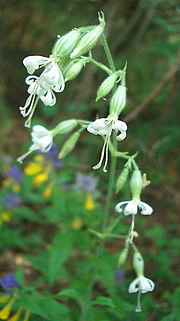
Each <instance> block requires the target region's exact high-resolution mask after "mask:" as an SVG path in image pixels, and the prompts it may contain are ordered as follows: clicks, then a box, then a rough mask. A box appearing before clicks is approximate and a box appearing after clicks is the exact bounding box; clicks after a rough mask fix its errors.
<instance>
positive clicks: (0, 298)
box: [0, 295, 9, 303]
mask: <svg viewBox="0 0 180 321" xmlns="http://www.w3.org/2000/svg"><path fill="white" fill-rule="evenodd" d="M8 300H9V295H3V296H1V297H0V302H1V303H5V302H7V301H8Z"/></svg>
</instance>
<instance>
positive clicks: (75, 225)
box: [71, 217, 83, 230]
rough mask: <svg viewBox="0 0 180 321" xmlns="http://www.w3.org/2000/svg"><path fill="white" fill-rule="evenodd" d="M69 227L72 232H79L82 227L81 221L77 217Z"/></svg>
mask: <svg viewBox="0 0 180 321" xmlns="http://www.w3.org/2000/svg"><path fill="white" fill-rule="evenodd" d="M71 226H72V228H73V229H74V230H81V229H82V227H83V221H82V220H81V219H80V218H79V217H77V218H75V219H74V220H73V221H72V222H71Z"/></svg>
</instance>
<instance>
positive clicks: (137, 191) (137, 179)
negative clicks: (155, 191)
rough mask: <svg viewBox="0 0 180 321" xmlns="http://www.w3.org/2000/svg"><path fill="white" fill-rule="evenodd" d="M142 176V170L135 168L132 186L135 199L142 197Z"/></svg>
mask: <svg viewBox="0 0 180 321" xmlns="http://www.w3.org/2000/svg"><path fill="white" fill-rule="evenodd" d="M142 186H143V182H142V177H141V172H140V171H139V170H134V171H133V173H132V176H131V181H130V188H131V192H132V196H133V199H138V200H139V199H140V195H141V191H142Z"/></svg>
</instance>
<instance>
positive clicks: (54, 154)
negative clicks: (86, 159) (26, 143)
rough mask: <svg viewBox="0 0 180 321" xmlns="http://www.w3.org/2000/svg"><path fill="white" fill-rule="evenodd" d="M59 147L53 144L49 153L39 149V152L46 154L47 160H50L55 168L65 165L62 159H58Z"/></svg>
mask: <svg viewBox="0 0 180 321" xmlns="http://www.w3.org/2000/svg"><path fill="white" fill-rule="evenodd" d="M58 153H59V152H58V149H57V147H56V145H55V144H52V147H51V149H50V150H49V151H48V152H47V153H43V152H41V151H38V154H42V155H44V156H45V162H50V163H51V164H52V166H53V167H54V168H60V167H61V166H62V165H63V162H62V160H60V159H58Z"/></svg>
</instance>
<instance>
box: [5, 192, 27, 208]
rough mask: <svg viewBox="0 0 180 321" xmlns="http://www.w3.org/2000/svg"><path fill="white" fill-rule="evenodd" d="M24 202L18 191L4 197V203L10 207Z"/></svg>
mask: <svg viewBox="0 0 180 321" xmlns="http://www.w3.org/2000/svg"><path fill="white" fill-rule="evenodd" d="M22 203H23V200H22V198H21V197H20V196H19V195H18V194H17V193H10V194H8V195H6V197H5V199H4V205H5V206H7V207H10V208H16V207H18V206H19V205H21V204H22Z"/></svg>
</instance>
